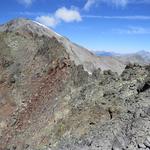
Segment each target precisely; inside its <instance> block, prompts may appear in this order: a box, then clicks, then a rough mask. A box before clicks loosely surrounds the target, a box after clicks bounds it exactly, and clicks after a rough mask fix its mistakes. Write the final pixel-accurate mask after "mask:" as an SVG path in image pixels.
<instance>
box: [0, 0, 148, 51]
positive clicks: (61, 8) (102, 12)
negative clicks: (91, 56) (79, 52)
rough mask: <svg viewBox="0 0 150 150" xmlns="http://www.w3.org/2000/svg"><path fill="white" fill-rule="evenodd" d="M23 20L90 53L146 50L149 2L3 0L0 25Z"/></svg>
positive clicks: (133, 0)
mask: <svg viewBox="0 0 150 150" xmlns="http://www.w3.org/2000/svg"><path fill="white" fill-rule="evenodd" d="M17 17H25V18H29V19H33V20H36V21H38V22H41V23H42V24H45V25H47V26H49V27H51V28H53V29H54V30H55V31H56V32H58V33H59V34H61V35H64V36H66V37H68V38H69V39H70V40H72V41H73V42H76V43H78V44H80V45H82V46H84V47H86V48H89V49H91V50H105V51H114V52H119V53H131V52H136V51H139V50H147V51H150V0H5V1H2V2H1V5H0V23H1V24H2V23H5V22H7V21H9V20H11V19H13V18H17Z"/></svg>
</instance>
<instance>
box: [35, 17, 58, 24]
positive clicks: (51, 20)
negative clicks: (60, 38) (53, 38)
mask: <svg viewBox="0 0 150 150" xmlns="http://www.w3.org/2000/svg"><path fill="white" fill-rule="evenodd" d="M36 21H38V22H40V23H42V24H44V25H46V26H48V27H55V26H56V25H57V24H58V23H59V20H57V19H56V18H55V17H53V16H39V17H37V18H36Z"/></svg>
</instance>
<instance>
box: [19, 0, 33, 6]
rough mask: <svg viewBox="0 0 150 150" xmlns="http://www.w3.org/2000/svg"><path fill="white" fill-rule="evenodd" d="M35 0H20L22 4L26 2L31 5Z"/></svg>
mask: <svg viewBox="0 0 150 150" xmlns="http://www.w3.org/2000/svg"><path fill="white" fill-rule="evenodd" d="M33 1H34V0H18V2H20V3H21V4H24V5H26V6H29V5H31V4H32V3H33Z"/></svg>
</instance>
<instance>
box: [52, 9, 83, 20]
mask: <svg viewBox="0 0 150 150" xmlns="http://www.w3.org/2000/svg"><path fill="white" fill-rule="evenodd" d="M55 16H56V18H58V19H60V20H63V21H65V22H73V21H77V22H78V21H81V20H82V19H81V16H80V13H79V11H78V10H76V9H72V8H71V9H67V8H66V7H62V8H59V9H58V10H56V12H55Z"/></svg>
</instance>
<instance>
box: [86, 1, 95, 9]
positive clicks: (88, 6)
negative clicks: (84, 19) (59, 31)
mask: <svg viewBox="0 0 150 150" xmlns="http://www.w3.org/2000/svg"><path fill="white" fill-rule="evenodd" d="M96 2H97V0H87V2H86V3H85V5H84V10H86V11H88V10H89V9H90V8H91V7H92V5H94V4H95V3H96Z"/></svg>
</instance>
